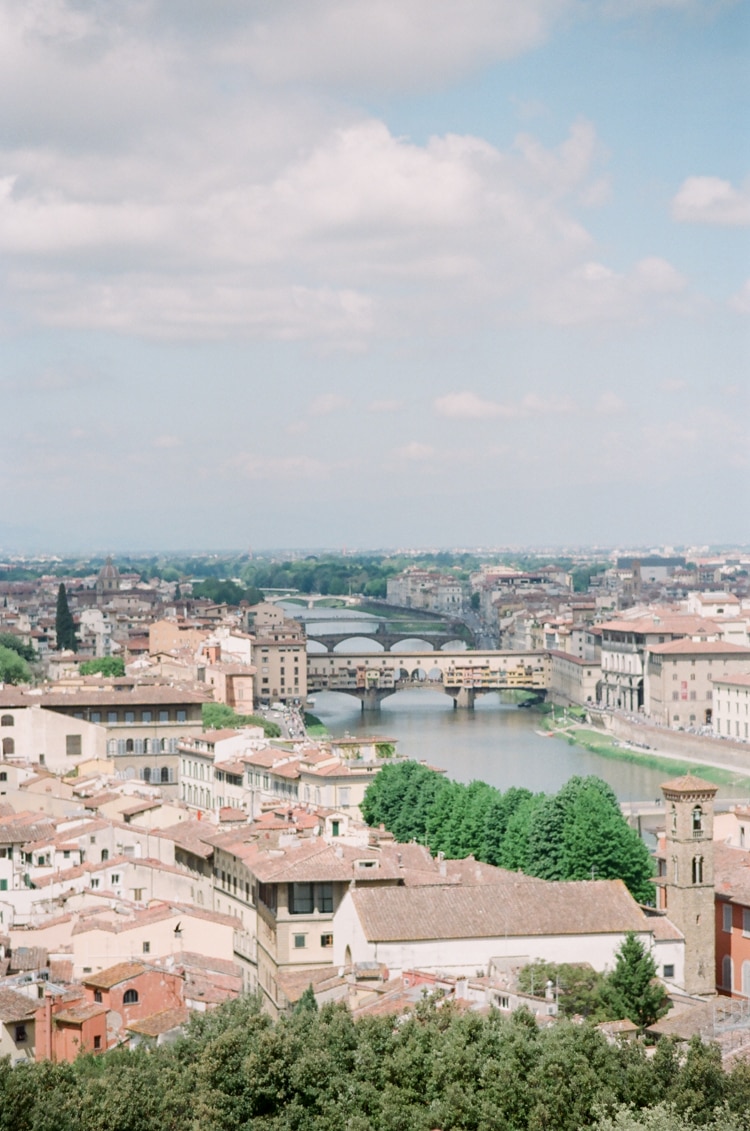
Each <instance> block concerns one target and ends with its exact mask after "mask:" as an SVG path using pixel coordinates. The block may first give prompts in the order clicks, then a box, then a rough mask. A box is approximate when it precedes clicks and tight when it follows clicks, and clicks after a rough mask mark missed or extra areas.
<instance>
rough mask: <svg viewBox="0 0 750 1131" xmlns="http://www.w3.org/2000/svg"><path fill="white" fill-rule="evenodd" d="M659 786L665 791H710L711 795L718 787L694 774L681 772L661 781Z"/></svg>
mask: <svg viewBox="0 0 750 1131" xmlns="http://www.w3.org/2000/svg"><path fill="white" fill-rule="evenodd" d="M661 788H662V789H663V790H664V792H665V793H710V794H711V795H713V794H715V793H716V791H717V790H718V788H719V787H718V786H717V785H714V784H713V782H710V781H706V780H705V779H704V778H699V777H696V776H695V774H683V775H682V776H681V777H679V778H670V780H669V781H665V782H662V783H661Z"/></svg>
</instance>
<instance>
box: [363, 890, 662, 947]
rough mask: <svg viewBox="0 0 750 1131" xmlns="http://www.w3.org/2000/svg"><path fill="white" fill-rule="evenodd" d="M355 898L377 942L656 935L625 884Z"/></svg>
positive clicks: (366, 893) (385, 893) (397, 893)
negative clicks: (541, 936)
mask: <svg viewBox="0 0 750 1131" xmlns="http://www.w3.org/2000/svg"><path fill="white" fill-rule="evenodd" d="M351 899H352V901H353V903H354V906H355V908H356V911H357V914H358V916H359V920H360V923H361V924H362V927H363V930H364V932H365V936H366V938H367V939H368V941H370V942H401V941H418V940H427V939H464V938H502V937H524V936H539V935H599V934H612V933H617V934H619V933H624V932H626V931H636V932H643V931H647V930H648V929H649V927H648V922H647V920H646V917H645V916H644V914H643V912H642V911H641V909H640V908H639V907H638V905H637V903H636V902H635V900H634V899H633V897H632V896H631V895H630V893H629V892H628V890H627V888H626V887H625V885H624V884H623V883H622V881H621V880H592V881H589V880H586V881H581V882H575V883H544V884H539V883H529V882H527V881H526V880H524V881H521V882H518V883H508V884H501V885H489V886H487V887H463V886H460V885H458V884H456V885H446V886H445V887H434V886H431V887H429V888H414V887H410V888H402V887H384V888H378V889H374V888H355V890H354V891H352V892H351Z"/></svg>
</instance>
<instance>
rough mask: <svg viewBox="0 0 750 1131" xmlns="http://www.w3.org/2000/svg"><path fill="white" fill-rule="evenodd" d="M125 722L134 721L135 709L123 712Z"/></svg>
mask: <svg viewBox="0 0 750 1131" xmlns="http://www.w3.org/2000/svg"><path fill="white" fill-rule="evenodd" d="M125 722H126V723H134V722H135V711H126V712H125Z"/></svg>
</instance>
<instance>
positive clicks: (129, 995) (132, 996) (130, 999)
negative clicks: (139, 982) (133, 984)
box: [122, 990, 138, 1005]
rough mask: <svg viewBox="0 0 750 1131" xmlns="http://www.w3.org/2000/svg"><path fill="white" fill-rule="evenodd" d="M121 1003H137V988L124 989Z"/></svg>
mask: <svg viewBox="0 0 750 1131" xmlns="http://www.w3.org/2000/svg"><path fill="white" fill-rule="evenodd" d="M122 1004H123V1005H137V1004H138V990H125V993H124V994H123V998H122Z"/></svg>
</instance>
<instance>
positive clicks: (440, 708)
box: [285, 605, 731, 801]
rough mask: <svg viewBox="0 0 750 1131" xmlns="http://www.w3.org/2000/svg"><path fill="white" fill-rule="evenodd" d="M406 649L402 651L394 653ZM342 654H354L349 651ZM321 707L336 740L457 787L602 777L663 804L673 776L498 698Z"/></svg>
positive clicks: (321, 701) (329, 700)
mask: <svg viewBox="0 0 750 1131" xmlns="http://www.w3.org/2000/svg"><path fill="white" fill-rule="evenodd" d="M285 611H286V612H287V614H288V615H292V616H296V617H298V618H299V619H301V620H304V621H315V622H316V624H315V628H316V629H317V630H318V631H324V632H326V631H327V632H330V631H335V632H341V631H344V630H345V629H351V630H352V631H353V632H356V631H362V630H363V628H364V629H365V631H366V630H367V627H369V626H366V625H364V624H363V620H364V619H365V618H364V617H363V614H362V613H359V614H357V613H355V612H354V610H343V609H337V610H331V609H325V610H324V609H316V610H308V609H304V610H303V609H301V608H300V607H299V606H293V605H287V606H286V607H285ZM367 619H369V620H370V621H371V622H372V620H378V619H380V618H376V617H373V618H369V617H368V618H367ZM326 621H327V622H329V623H326V624H325V627H324V623H323V622H326ZM405 643H407V642H405ZM354 646H355V647H356V648H357V650H358V651H365V650H372V651H373V652H375V651H380V648H379V646H378V645H377V644H376V643H375V642H374V641H368V642H363V641H362V640H361V639H359V640H358V641H357V642H356V644H355V645H354ZM407 647H408V643H407ZM403 648H404V645H401V646H400V647H398V646H397V647H396V648H394V649H393V651H394V652H397V651H399V650H403ZM310 649H311V651H312V650H314V651H318V649H319V646H315V645H314V644H313V642H311V645H310ZM336 651H337V652H342V651H346V647H345V646H339V647H338V648H337V649H336ZM314 700H315V705H314V706H313V707H311V710H312V711H313V712H314V713H315V714H316V715H317V716H318V717H319V718H320V720H321V722H323V723H324V724H325V725H326V727H327V728H328V729H329V730H330V732H331V734H333V735H335V736H337V737H343V736H344V735H347V734H351V735H361V736H365V735H379V736H382V737H383V738H392V739H394V740H395V741H396V742H397V743H398V752H399V754H403V755H406V756H407V757H409V758H416V759H424V760H425V761H427V762H429V763H430V765H433V766H439V767H441V768H442V769H445V770H447V772H448V775H449V776H450V777H452V778H455V779H456V780H457V781H462V782H470V781H472V780H474V779H479V780H481V781H486V782H489V783H490V784H491V785H494V786H497V788H498V789H507V788H508V787H509V786H511V785H515V786H525V787H526V788H527V789H530V790H532V791H534V792H536V791H544V792H545V793H551V792H555V791H556V790H558V789H559V788H560V786H561V785H563V784H564V783H565V782H566V781H567V780H568V778H570V777H572V776H573V775H574V774H581V775H585V774H597V775H598V776H599V777H601V778H603V779H604V780H605V781H606V782H609V784H610V785H611V786H612V788H613V789H614V791H615V793H616V794H617V796H618V797H619V799H620V800H621V801H647V800H653V799H655V798H657V797H661V790H660V788H659V787H660V783H661V782H663V781H664V780H666V779H667V778H669V777H670V776H672V775H671V774H670V773H669V771H665V770H655V769H652V768H651V767H649V766H642V765H639V764H638V763H637V762H627V761H625V760H623V761H619V760H618V759H615V758H605V757H602V756H601V755H600V754H594V753H592V752H591V751H589V750H585V749H584V748H583V747H581V746H576V745H570V744H569V743H568V742H567V740H566V739H564V738H556V737H553V738H548V737H545V736H544V735H543V734H538V733H537V731H539V730H543V728H544V719H543V717H542V716H541V715H539V714H537V712H535V711H531V710H528V709H521V708H519V707H517V706H516V705H515V704H509V703H507V702H503V700H502V698H501V696H500V695H499V694H497V693H491V694H488V695H482V696H479V697H478V698H477V700H476V705H475V708H474V710H473V711H465V710H454V709H453V700H452V699H451V698H450V697H449V696H448V695H445V694H444V693H443V692H442V691H399V692H398V693H397V694H396V695H392V696H390V697H389V698H387V699H385V700H384V701H383V703H382V705H381V709H380V711H377V712H371V713H368V714H366V715H363V714H362V712H361V708H360V704H359V701H358V700H356V699H354V698H353V697H352V696H348V695H341V694H336V693H330V692H324V693H318V694H316V695H315V696H314ZM675 772H676V773H677V772H679V771H675ZM722 793H727V795H730V794H731V790H721V789H720V790H719V794H720V795H721V794H722Z"/></svg>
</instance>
